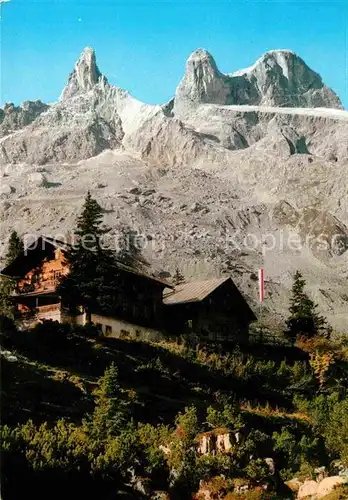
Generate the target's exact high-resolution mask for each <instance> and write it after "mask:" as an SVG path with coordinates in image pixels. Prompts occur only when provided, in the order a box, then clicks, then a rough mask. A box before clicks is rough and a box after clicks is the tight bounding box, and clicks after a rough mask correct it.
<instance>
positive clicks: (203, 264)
mask: <svg viewBox="0 0 348 500" xmlns="http://www.w3.org/2000/svg"><path fill="white" fill-rule="evenodd" d="M193 54H194V55H193V56H192V55H191V59H190V58H189V61H188V63H189V66H190V65H191V66H190V67H189V75H187V73H185V76H184V78H183V80H182V81H181V83H179V85H178V89H179V90H178V89H177V92H176V95H175V97H174V99H172V100H171V101H169V102H168V103H166V104H164V105H162V106H161V105H149V104H145V103H142V102H141V101H139V100H137V99H135V98H133V97H132V96H131V95H130V94H129V93H128V92H127V91H125V90H123V89H121V88H119V87H116V86H113V85H111V84H110V83H109V82H108V81H107V78H106V77H105V76H104V75H103V74H102V73H101V71H100V70H99V68H98V65H97V61H96V58H95V54H94V51H93V49H90V48H88V49H87V50H85V51H84V52H83V53H82V55H81V57H80V58H79V60H78V62H77V63H76V65H75V67H74V69H73V71H72V73H71V74H70V76H69V79H68V82H67V85H66V86H65V88H64V89H63V92H62V94H61V99H60V101H58V102H57V103H55V104H51V105H50V106H48V107H45V108H43V107H42V106H41V105H39V106H38V107H37V106H34V108H35V110H36V111H35V112H37V113H38V114H37V116H34V115H35V113H32V114H31V115H30V120H29V119H28V122H29V123H26V124H25V125H24V126H22V123H23V122H21V121H20V120H19V121H18V120H17V121H16V120H13V123H14V124H15V125H14V129H13V128H12V129H10V130H11V132H10V133H7V134H6V130H5V135H4V136H3V137H2V138H0V164H1V173H2V176H3V177H2V186H1V192H0V204H1V207H2V209H3V214H4V216H3V223H2V227H1V238H2V240H3V242H4V241H5V239H6V235H7V234H8V233H9V231H10V230H11V229H12V228H14V227H15V228H16V229H17V230H18V232H19V233H22V234H23V233H25V232H28V230H30V231H31V232H34V233H36V234H37V233H41V232H42V233H44V234H46V233H47V232H49V233H51V234H54V232H59V233H61V232H63V233H66V232H67V231H70V230H71V228H72V227H73V224H74V218H75V217H76V215H77V213H78V210H79V207H80V205H81V203H82V200H83V197H84V195H85V193H86V191H87V189H90V190H91V192H92V193H93V195H94V196H95V197H96V198H97V199H98V200H99V201H100V203H101V204H102V206H103V207H104V208H105V222H106V224H107V225H108V226H109V227H111V234H113V233H115V232H117V230H118V228H119V227H120V225H122V224H130V225H132V226H134V227H136V228H137V229H138V230H139V232H140V233H141V234H143V235H145V236H146V237H147V236H148V237H149V239H148V240H146V241H148V242H150V241H152V242H153V243H152V244H151V245H153V246H151V245H150V244H148V245H149V246H148V247H147V248H146V249H145V252H146V254H147V257H148V259H149V260H150V261H151V262H153V263H154V264H156V265H158V267H162V268H163V269H166V270H168V271H169V272H172V271H173V270H174V269H175V267H181V268H182V270H183V272H184V274H185V276H186V277H188V278H189V277H190V278H210V277H214V276H220V275H222V274H224V273H229V274H232V276H233V279H234V280H235V281H236V282H237V283H238V285H239V286H240V287H241V289H242V290H243V291H244V293H245V295H246V296H247V297H248V298H249V299H250V300H251V303H254V304H256V288H255V286H253V285H254V283H253V281H252V280H251V278H250V276H251V275H252V274H253V273H255V270H257V268H259V267H262V266H263V267H265V270H266V275H267V277H268V280H269V285H268V286H269V295H268V296H267V304H268V305H267V309H268V311H269V312H270V313H272V314H273V313H274V314H279V315H280V316H281V317H284V315H285V314H286V309H287V305H288V303H287V298H288V290H289V287H290V286H291V274H292V273H293V272H294V271H295V270H296V269H297V268H300V269H302V271H303V274H304V276H305V278H306V279H307V282H308V287H309V289H310V290H311V293H312V296H313V298H314V299H315V300H316V301H317V302H318V303H319V306H320V308H321V311H322V313H324V314H325V315H327V316H328V317H329V320H330V321H331V322H332V323H333V325H334V326H335V327H336V328H339V329H344V328H347V326H348V315H347V312H346V311H347V310H348V293H347V287H346V280H347V272H346V271H345V269H346V268H347V263H348V261H347V259H348V252H347V248H348V229H347V226H348V215H347V214H348V211H347V207H348V202H347V200H348V193H347V186H348V112H347V111H345V110H342V109H341V105H340V101H339V100H338V98H337V100H336V98H335V95H334V94H330V93H329V94H328V92H329V89H328V90H326V89H327V87H325V85H324V84H322V85H323V86H322V87H320V88H319V89H317V88H314V90H313V89H312V91H313V92H312V91H310V93H309V94H308V88H307V87H306V86H303V87H301V88H302V89H304V90H305V92H304V93H303V94H301V93H299V92H297V93H296V99H298V98H299V95H302V96H304V97H303V99H304V101H303V102H312V101H310V100H311V99H312V97H313V96H315V95H317V91H318V90H319V91H320V92H319V93H320V96H321V99H322V100H325V99H326V97H327V96H328V100H327V101H326V104H327V106H326V107H323V108H320V107H314V108H308V107H294V106H290V107H289V106H285V104H286V101H283V106H280V107H279V106H278V107H276V106H274V102H273V99H274V96H276V97H277V98H278V97H279V95H281V96H284V95H285V97H287V94H286V92H287V89H288V87H285V94H284V93H283V94H281V93H278V94H277V93H276V94H274V90H277V88H278V87H277V85H279V82H283V81H284V78H285V77H284V69H283V70H282V69H281V68H280V65H279V64H278V62H279V61H280V59H279V57H278V55H279V51H277V54H278V55H277V57H278V62H277V61H274V57H275V56H274V52H273V53H272V54H271V56H272V57H273V59H272V57H271V59H272V60H271V61H270V62H269V65H270V68H269V69H267V68H266V70H265V71H263V69H262V68H261V69H262V71H261V72H260V71H259V72H258V74H257V75H256V76H255V75H252V77H250V78H249V79H248V78H246V79H245V78H244V77H243V76H240V75H239V76H236V77H235V78H237V80H236V81H237V83H238V85H239V86H238V88H237V90H236V88H235V87H233V86H232V87H233V88H232V94H231V86H230V83H231V81H230V78H231V77H229V76H228V75H227V76H226V75H223V74H222V73H221V72H220V71H219V70H218V68H217V66H216V63H215V61H214V60H213V58H212V56H211V55H210V54H209V53H208V52H207V51H203V52H198V53H197V51H195V53H193ZM286 54H287V55H286V57H288V51H286ZM290 56H291V57H295V55H292V53H291V54H290ZM262 57H264V56H262ZM277 57H275V59H277ZM296 58H297V56H296ZM261 59H262V58H261ZM266 59H267V60H268V56H267V57H266ZM295 62H296V64H295V63H294V68H295V69H296V71H297V70H298V65H297V63H298V60H297V59H296V61H295ZM301 64H302V63H301ZM290 66H291V64H290V63H289V68H290ZM274 68H275V69H274ZM279 68H280V69H279ZM302 69H303V68H302ZM253 71H254V70H253V69H252V70H251V72H250V74H252V73H253ZM308 71H312V70H307V69H306V68H304V69H303V72H302V73H301V72H299V75H301V74H304V75H305V76H306V75H307V76H308ZM281 72H282V74H281ZM312 73H314V72H312ZM312 73H309V74H310V75H311V74H312ZM289 75H290V72H289ZM314 75H316V73H314ZM273 76H274V78H275V80H274V81H275V82H276V83H275V84H274V85H273V84H272V85H273V86H271V87H270V86H269V85H268V86H267V88H266V87H265V88H264V89H263V90H262V92H263V94H262V99H264V101H263V104H262V105H259V104H252V105H250V104H249V105H248V104H243V105H240V104H228V105H226V104H221V102H220V101H222V102H223V101H224V99H228V98H229V97H228V96H231V95H232V96H234V98H236V96H237V97H238V96H239V97H243V96H244V95H247V96H249V97H248V98H249V99H250V98H251V97H253V96H254V97H255V96H256V97H257V96H259V97H260V95H261V94H260V89H259V88H258V87H257V85H256V83H257V82H259V83H260V82H261V80H262V78H263V77H265V78H266V80H265V81H266V83H267V84H269V82H270V81H271V82H272V81H273V80H272V78H273ZM307 76H306V78H307ZM271 77H272V78H271ZM289 77H290V76H289ZM297 77H298V75H297ZM297 77H296V78H297ZM190 78H191V79H192V82H191V83H192V86H191V87H190V86H189V84H190V81H189V80H190ZM233 78H234V77H233ZM291 78H292V81H293V82H296V81H298V78H297V79H296V78H295V77H291ZM291 78H290V79H291ZM313 78H316V77H313ZM319 78H320V77H319ZM183 81H184V84H183V83H182V82H183ZM306 81H307V80H306ZM320 81H321V79H320ZM307 83H308V82H307ZM318 85H319V84H318ZM323 89H324V90H323ZM298 90H301V89H298ZM237 91H238V92H237ZM246 92H249V94H246ZM257 92H258V94H257ZM311 92H312V94H311ZM330 92H331V91H330ZM310 96H312V97H310ZM259 97H258V98H259ZM207 101H208V102H207ZM210 101H214V102H210ZM215 101H218V102H215ZM267 102H269V103H270V105H267ZM294 102H295V101H294ZM296 102H297V101H296ZM332 103H336V107H333V108H332V107H329V106H331V105H332ZM44 106H45V105H44ZM36 108H37V109H36ZM39 111H40V112H39ZM16 113H17V111H16ZM20 113H22V112H21V111H20ZM1 116H2V115H1V113H0V121H1V119H2V118H1ZM16 116H17V115H16ZM2 123H4V121H2ZM16 123H18V128H17V129H16V128H15V127H16ZM7 129H8V127H7ZM0 130H1V124H0ZM134 187H137V191H138V194H133V193H132V192H131V190H132V189H133V188H134ZM149 193H150V194H149ZM321 233H322V234H321ZM248 235H249V236H250V235H253V237H255V238H257V245H255V247H250V245H249V246H248V244H247V238H248ZM267 235H268V236H267ZM321 236H323V241H324V242H325V245H323V244H322V245H320V237H321ZM265 237H266V238H267V237H268V238H269V239H271V238H273V237H274V239H275V240H276V243H275V248H274V249H272V251H271V250H270V251H269V252H266V254H264V253H263V249H262V244H261V241H262V239H264V238H265ZM292 237H298V238H299V241H300V245H299V248H298V249H297V248H296V249H292V248H290V246H289V244H288V243H289V241H290V239H291V238H292ZM281 238H283V239H285V240H286V241H287V244H286V245H285V247H284V245H283V247H281ZM335 238H336V239H335ZM288 240H289V241H288ZM162 247H163V248H162ZM328 283H329V285H328ZM321 290H324V292H325V293H324V292H322V291H321ZM325 294H326V295H325Z"/></svg>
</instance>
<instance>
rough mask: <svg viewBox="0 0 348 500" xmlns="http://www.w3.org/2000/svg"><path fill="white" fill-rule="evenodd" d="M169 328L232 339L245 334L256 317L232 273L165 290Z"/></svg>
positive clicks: (206, 336)
mask: <svg viewBox="0 0 348 500" xmlns="http://www.w3.org/2000/svg"><path fill="white" fill-rule="evenodd" d="M163 302H164V305H165V307H166V318H167V327H168V330H169V331H171V332H172V333H178V332H179V333H181V334H183V335H185V334H193V335H196V336H198V337H200V338H202V339H206V340H213V341H229V340H236V338H238V337H240V338H243V339H244V338H245V336H246V335H247V333H248V328H249V324H250V323H251V322H252V321H255V320H256V317H255V315H254V313H253V311H252V310H251V309H250V307H249V305H248V303H247V302H246V300H245V298H244V297H243V295H242V294H241V293H240V291H239V290H238V288H237V287H236V285H235V284H234V283H233V281H232V279H231V278H230V277H224V278H218V279H211V280H205V281H193V282H189V283H183V284H180V285H178V286H176V287H175V289H174V290H170V289H166V290H165V291H164V297H163Z"/></svg>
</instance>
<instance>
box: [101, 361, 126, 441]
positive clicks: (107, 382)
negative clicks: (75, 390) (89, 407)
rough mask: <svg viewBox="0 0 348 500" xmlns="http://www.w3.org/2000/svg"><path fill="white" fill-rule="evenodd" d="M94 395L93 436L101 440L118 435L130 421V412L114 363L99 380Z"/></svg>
mask: <svg viewBox="0 0 348 500" xmlns="http://www.w3.org/2000/svg"><path fill="white" fill-rule="evenodd" d="M94 394H95V396H96V399H95V408H94V412H93V415H92V419H91V423H92V432H93V434H94V435H95V436H96V437H100V438H105V437H107V436H108V435H115V434H118V433H119V432H120V431H121V430H122V429H123V428H124V427H125V426H126V424H127V423H128V421H129V420H130V411H129V407H128V404H127V401H126V400H125V399H124V397H123V394H122V391H121V388H120V384H119V382H118V370H117V367H116V365H115V364H114V363H112V364H111V365H110V366H109V368H107V369H106V370H105V372H104V375H103V376H102V377H101V378H100V379H99V381H98V388H97V389H96V390H95V392H94Z"/></svg>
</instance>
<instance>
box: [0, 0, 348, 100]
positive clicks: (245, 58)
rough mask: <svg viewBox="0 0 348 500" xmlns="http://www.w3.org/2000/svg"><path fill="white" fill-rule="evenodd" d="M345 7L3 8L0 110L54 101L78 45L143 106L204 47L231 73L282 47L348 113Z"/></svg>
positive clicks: (77, 0) (244, 3) (160, 4)
mask: <svg viewBox="0 0 348 500" xmlns="http://www.w3.org/2000/svg"><path fill="white" fill-rule="evenodd" d="M347 26H348V2H345V1H336V0H328V1H311V0H307V1H304V0H303V1H294V2H289V1H284V0H283V1H282V0H279V1H272V0H268V1H266V0H259V1H248V0H239V1H232V0H230V1H223V0H222V1H221V0H215V1H211V0H200V1H196V2H195V1H191V0H181V1H180V0H177V1H175V2H173V1H169V0H157V1H147V0H138V1H133V0H128V1H118V0H108V1H105V0H98V1H96V0H10V1H9V2H7V3H5V4H2V20H1V89H0V90H1V97H0V101H1V103H4V102H6V101H13V102H15V103H16V104H19V103H20V102H22V101H23V100H26V99H39V98H40V99H42V100H44V101H46V102H52V101H55V100H57V99H58V97H59V94H60V92H61V90H62V88H63V87H64V85H65V83H66V80H67V77H68V75H69V73H70V71H71V70H72V68H73V66H74V63H75V61H76V59H77V58H78V56H79V54H80V52H81V51H82V49H83V48H84V47H85V46H87V45H88V46H92V47H94V48H95V50H96V54H97V60H98V65H99V68H100V70H101V72H102V73H104V74H105V75H106V76H107V78H108V79H109V81H110V82H111V83H113V84H116V85H119V86H120V87H122V88H125V89H127V90H129V91H130V92H131V93H132V95H134V96H135V97H137V98H138V99H141V100H143V101H145V102H148V103H162V102H165V101H167V100H168V99H169V98H170V97H171V96H172V95H173V93H174V91H175V87H176V85H177V84H178V82H179V80H180V79H181V77H182V75H183V73H184V67H185V61H186V59H187V57H188V56H189V54H190V53H191V52H192V51H193V50H195V49H196V48H198V47H203V48H206V49H208V50H209V51H210V52H211V53H212V54H213V56H214V58H215V60H216V62H217V65H218V67H219V69H220V70H221V71H223V72H232V71H234V70H237V69H240V68H244V67H246V66H249V65H250V64H252V63H253V62H254V61H255V60H256V59H257V58H258V57H259V56H260V55H261V54H262V53H264V52H265V51H267V50H270V49H277V48H288V49H292V50H294V51H295V52H296V53H297V54H299V55H300V56H301V57H302V58H303V59H304V60H305V61H306V62H307V64H308V65H309V66H310V67H311V68H312V69H314V70H315V71H317V72H318V73H320V74H321V76H322V77H323V79H324V81H325V83H326V84H327V85H329V86H330V87H332V88H333V89H334V90H335V91H336V92H338V94H339V95H340V97H341V99H342V100H343V103H344V105H345V107H348V90H347V79H348V76H347V60H348V54H347V51H348V42H347V29H348V28H347Z"/></svg>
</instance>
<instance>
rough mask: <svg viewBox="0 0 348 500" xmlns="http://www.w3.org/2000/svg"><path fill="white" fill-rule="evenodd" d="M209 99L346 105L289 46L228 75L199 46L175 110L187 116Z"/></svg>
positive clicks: (239, 102)
mask: <svg viewBox="0 0 348 500" xmlns="http://www.w3.org/2000/svg"><path fill="white" fill-rule="evenodd" d="M205 103H211V104H221V105H230V104H237V105H262V106H279V107H310V108H314V107H326V108H338V109H342V104H341V101H340V99H339V98H338V96H337V95H336V94H335V93H334V92H333V91H332V90H331V89H329V88H328V87H327V86H326V85H325V84H324V83H323V81H322V78H321V77H320V75H318V73H316V72H315V71H313V70H312V69H311V68H309V66H307V64H306V63H305V62H304V61H303V59H301V58H300V57H299V56H297V55H296V54H295V53H294V52H293V51H291V50H287V49H281V50H270V51H269V52H266V53H265V54H263V55H262V56H261V57H260V58H259V59H258V60H257V61H256V62H255V63H254V64H253V65H252V66H250V67H249V68H246V69H242V70H239V71H235V72H234V73H231V74H226V75H225V74H223V73H221V72H220V71H219V69H218V67H217V65H216V63H215V61H214V58H213V57H212V55H211V54H210V53H209V52H208V51H206V50H204V49H198V50H196V51H195V52H193V53H192V54H191V56H190V57H189V59H188V61H187V63H186V72H185V75H184V78H183V79H182V80H181V82H180V84H179V86H178V88H177V91H176V96H175V104H174V113H176V114H177V116H179V117H180V116H185V115H186V114H187V113H190V112H191V111H190V110H192V106H197V105H199V104H205Z"/></svg>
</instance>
